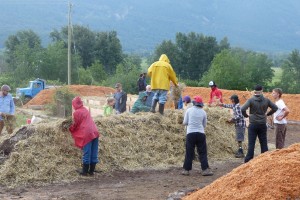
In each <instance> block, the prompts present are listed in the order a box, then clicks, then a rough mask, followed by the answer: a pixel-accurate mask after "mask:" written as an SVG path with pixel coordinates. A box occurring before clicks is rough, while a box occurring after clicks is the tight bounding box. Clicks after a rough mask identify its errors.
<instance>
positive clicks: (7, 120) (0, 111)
mask: <svg viewBox="0 0 300 200" xmlns="http://www.w3.org/2000/svg"><path fill="white" fill-rule="evenodd" d="M9 91H10V87H9V86H8V85H2V87H1V93H0V102H1V103H0V134H1V133H2V130H3V128H4V126H5V127H6V130H7V132H8V134H12V132H13V131H14V121H15V117H14V114H15V104H14V100H13V98H12V95H11V94H10V93H9Z"/></svg>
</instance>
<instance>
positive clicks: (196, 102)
mask: <svg viewBox="0 0 300 200" xmlns="http://www.w3.org/2000/svg"><path fill="white" fill-rule="evenodd" d="M193 104H194V106H200V107H203V100H202V98H201V97H200V96H195V97H194V101H193Z"/></svg>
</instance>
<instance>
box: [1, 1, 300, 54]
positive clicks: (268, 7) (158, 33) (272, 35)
mask: <svg viewBox="0 0 300 200" xmlns="http://www.w3.org/2000/svg"><path fill="white" fill-rule="evenodd" d="M71 2H72V4H73V7H72V23H73V24H78V25H82V26H87V27H89V28H90V29H92V30H94V31H116V32H117V33H118V35H119V37H120V40H121V44H122V47H123V49H124V50H125V51H127V52H128V51H130V52H133V51H134V52H139V53H141V52H145V51H149V50H150V51H153V50H154V48H155V46H156V45H157V44H159V43H161V42H162V40H167V39H175V38H174V37H175V34H176V33H177V32H183V33H187V32H197V33H203V34H206V35H212V36H215V37H216V38H217V39H218V40H221V39H222V38H224V37H228V39H229V41H230V43H231V45H232V46H239V47H242V48H246V49H251V50H255V51H265V52H266V51H268V52H272V51H273V52H274V51H277V52H278V51H281V52H282V51H291V50H292V49H294V48H297V47H299V46H300V40H299V37H300V24H299V18H300V13H299V12H298V11H299V9H300V2H299V1H297V0H288V1H273V0H264V1H259V0H252V1H247V0H240V1H232V0H224V1H219V0H210V1H207V0H186V1H180V0H164V1H158V0H153V1H135V0H126V1H123V0H113V1H104V0H97V1H96V0H85V1H79V0H73V1H71ZM0 3H1V12H0V48H3V47H4V41H5V40H6V39H7V37H8V36H9V35H11V34H15V33H16V32H17V31H19V30H24V29H32V30H33V31H34V32H36V33H38V34H39V35H40V36H41V38H42V43H43V44H44V45H46V44H48V42H49V41H50V39H49V33H50V32H51V31H53V29H60V28H61V27H63V26H65V25H67V22H68V1H65V0H40V1H35V0H22V1H19V0H9V1H6V0H0Z"/></svg>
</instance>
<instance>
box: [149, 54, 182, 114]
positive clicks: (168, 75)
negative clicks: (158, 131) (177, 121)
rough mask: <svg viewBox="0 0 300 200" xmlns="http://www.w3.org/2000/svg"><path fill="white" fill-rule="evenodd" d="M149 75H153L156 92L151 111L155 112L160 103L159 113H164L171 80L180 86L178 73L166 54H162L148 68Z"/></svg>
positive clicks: (153, 86)
mask: <svg viewBox="0 0 300 200" xmlns="http://www.w3.org/2000/svg"><path fill="white" fill-rule="evenodd" d="M148 76H150V77H151V88H152V91H153V92H154V96H153V100H152V106H151V110H150V111H151V112H153V113H154V112H155V108H156V105H157V103H159V113H160V114H162V115H163V114H164V109H165V103H166V102H167V94H168V91H169V89H170V81H172V82H173V83H174V85H175V87H178V86H177V85H178V82H177V78H176V74H175V72H174V70H173V68H172V66H171V64H170V60H169V58H168V56H167V55H166V54H162V55H161V56H160V58H159V60H158V61H156V62H154V63H153V64H152V65H151V66H150V67H149V68H148Z"/></svg>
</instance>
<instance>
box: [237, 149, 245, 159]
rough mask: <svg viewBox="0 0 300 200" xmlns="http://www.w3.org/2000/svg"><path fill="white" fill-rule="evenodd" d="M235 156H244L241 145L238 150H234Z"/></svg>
mask: <svg viewBox="0 0 300 200" xmlns="http://www.w3.org/2000/svg"><path fill="white" fill-rule="evenodd" d="M235 157H236V158H244V157H245V155H244V152H243V149H242V148H241V147H240V148H239V150H238V151H237V152H236V154H235Z"/></svg>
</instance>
